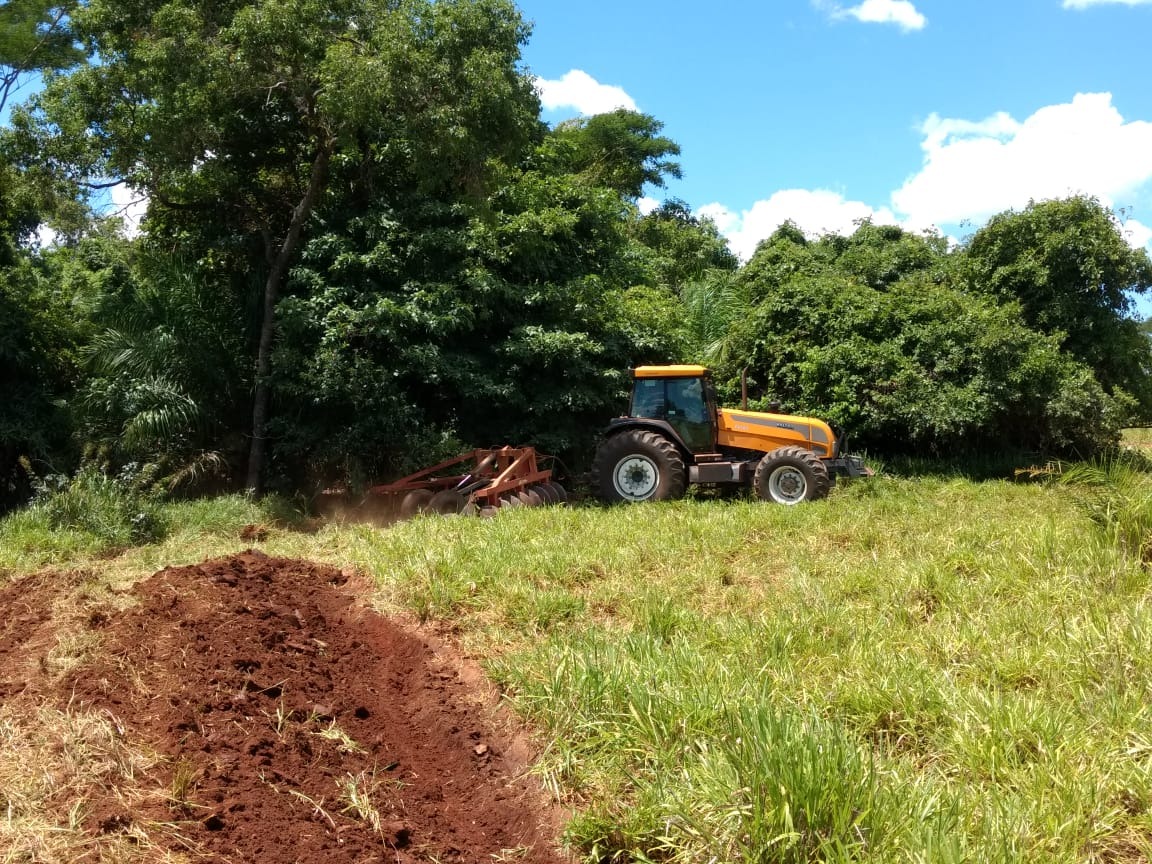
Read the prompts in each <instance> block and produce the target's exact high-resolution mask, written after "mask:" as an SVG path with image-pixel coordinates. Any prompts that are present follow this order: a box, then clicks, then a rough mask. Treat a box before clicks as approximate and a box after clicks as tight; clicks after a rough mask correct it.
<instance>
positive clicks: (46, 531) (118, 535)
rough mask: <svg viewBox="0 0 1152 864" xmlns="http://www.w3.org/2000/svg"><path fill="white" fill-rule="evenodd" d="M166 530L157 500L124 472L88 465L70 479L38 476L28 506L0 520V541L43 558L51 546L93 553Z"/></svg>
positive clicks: (161, 535) (138, 541)
mask: <svg viewBox="0 0 1152 864" xmlns="http://www.w3.org/2000/svg"><path fill="white" fill-rule="evenodd" d="M168 530H169V525H168V521H167V519H165V517H164V514H163V511H162V510H161V505H160V503H159V501H157V500H156V499H154V498H152V497H149V496H147V495H144V494H142V493H141V492H139V491H138V490H136V489H134V488H133V487H132V485H131V484H130V482H129V477H128V476H127V475H121V476H120V477H110V476H108V475H107V474H105V473H103V472H102V471H100V470H99V469H97V468H95V467H94V466H91V465H90V466H88V467H86V468H84V469H82V470H81V471H80V473H78V474H77V475H76V477H75V478H73V479H72V480H71V481H67V480H65V479H64V478H49V479H48V480H47V481H41V482H40V483H39V484H38V490H37V495H36V499H35V500H34V501H33V503H32V504H31V506H29V507H28V508H26V509H25V510H23V511H21V512H18V513H15V514H13V515H11V516H9V517H8V518H7V519H5V520H4V521H3V522H0V545H4V546H11V547H12V548H13V549H23V550H26V551H36V552H39V553H43V554H44V555H46V556H47V557H49V558H50V557H51V556H52V548H49V547H52V546H64V547H67V548H68V549H73V550H85V551H87V552H89V553H94V554H95V553H100V552H108V551H113V550H118V549H124V548H127V547H129V546H133V545H138V544H143V543H149V542H153V541H156V540H160V539H163V538H164V537H165V536H166V535H167V533H168ZM61 551H63V550H61Z"/></svg>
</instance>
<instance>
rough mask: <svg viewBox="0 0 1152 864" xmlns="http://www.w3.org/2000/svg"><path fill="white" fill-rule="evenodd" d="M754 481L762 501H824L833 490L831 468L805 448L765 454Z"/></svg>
mask: <svg viewBox="0 0 1152 864" xmlns="http://www.w3.org/2000/svg"><path fill="white" fill-rule="evenodd" d="M752 482H753V484H754V485H755V487H756V494H757V495H759V496H760V498H761V500H764V501H772V502H775V503H776V504H787V505H791V504H799V503H800V502H801V501H815V500H817V499H818V498H823V497H824V496H826V495H827V494H828V490H829V489H831V488H832V483H831V480H830V479H829V477H828V466H827V465H825V464H824V463H823V462H821V461H820V459H819V458H818V457H817V456H816V455H815V454H814V453H811V452H810V451H808V450H805V449H804V448H803V447H779V448H777V449H775V450H773V451H771V452H770V453H768V454H767V455H765V457H764V458H763V459H761V460H760V464H759V465H757V466H756V476H755V477H754V478H753V481H752Z"/></svg>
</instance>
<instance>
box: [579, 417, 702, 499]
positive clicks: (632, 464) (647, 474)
mask: <svg viewBox="0 0 1152 864" xmlns="http://www.w3.org/2000/svg"><path fill="white" fill-rule="evenodd" d="M592 477H593V482H595V484H596V490H597V492H599V493H600V497H601V498H603V499H604V500H605V501H611V502H616V501H628V502H637V501H666V500H669V499H672V498H679V497H680V496H682V495H683V494H684V488H685V487H686V486H687V485H688V474H687V472H686V471H685V470H684V459H683V458H682V457H681V456H680V451H679V450H677V449H676V445H675V444H673V443H672V442H671V441H669V440H668V439H667V438H665V437H663V436H662V435H658V434H656V433H655V432H648V431H646V430H643V429H629V430H626V431H624V432H619V433H617V434H616V435H613V436H612V437H611V438H608V439H607V440H606V441H604V443H602V444H601V445H600V449H599V450H597V451H596V459H595V460H594V461H593V462H592Z"/></svg>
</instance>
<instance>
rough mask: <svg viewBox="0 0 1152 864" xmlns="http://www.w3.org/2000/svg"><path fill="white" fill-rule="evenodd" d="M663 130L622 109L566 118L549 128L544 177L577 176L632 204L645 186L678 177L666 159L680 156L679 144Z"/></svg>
mask: <svg viewBox="0 0 1152 864" xmlns="http://www.w3.org/2000/svg"><path fill="white" fill-rule="evenodd" d="M663 128H664V124H663V123H661V122H660V121H659V120H657V119H656V118H655V117H652V116H651V115H648V114H641V113H639V112H637V111H628V110H625V109H623V108H618V109H617V110H615V111H611V112H609V113H607V114H596V115H594V116H592V117H580V118H576V119H574V120H566V121H564V122H562V123H560V124H558V125H557V126H556V128H555V129H553V130H552V133H551V134H550V135H549V137H548V140H547V142H546V146H545V147H544V148H542V150H541V154H540V155H541V161H542V162H543V163H544V167H545V170H546V171H548V172H549V173H569V174H576V175H578V176H580V177H582V178H583V179H584V180H586V181H587V182H588V183H589V184H590V185H592V186H599V187H603V188H607V189H614V190H615V191H616V192H618V193H619V194H621V195H623V196H624V197H625V198H629V199H631V200H635V199H637V198H639V197H640V195H641V194H643V191H644V185H645V184H646V183H647V184H651V185H653V186H658V187H662V186H664V182H665V181H664V178H665V177H666V176H667V177H679V176H680V164H679V163H678V162H673V161H672V160H671V159H669V158H668V157H669V156H679V155H680V145H679V144H677V143H676V142H675V141H673V140H672V139H671V138H666V137H664V136H663V135H661V134H660V131H661V130H662V129H663Z"/></svg>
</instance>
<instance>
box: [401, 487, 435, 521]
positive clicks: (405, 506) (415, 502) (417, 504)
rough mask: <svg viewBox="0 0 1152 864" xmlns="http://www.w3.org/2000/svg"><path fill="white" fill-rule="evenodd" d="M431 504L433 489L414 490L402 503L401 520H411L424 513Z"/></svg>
mask: <svg viewBox="0 0 1152 864" xmlns="http://www.w3.org/2000/svg"><path fill="white" fill-rule="evenodd" d="M431 502H432V490H431V489H413V490H412V491H411V492H409V493H408V494H407V495H405V496H404V500H403V501H401V502H400V518H401V519H411V518H412V517H413V516H415V515H416V514H418V513H423V512H424V511H426V510H427V509H428V505H429V504H430V503H431Z"/></svg>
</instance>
